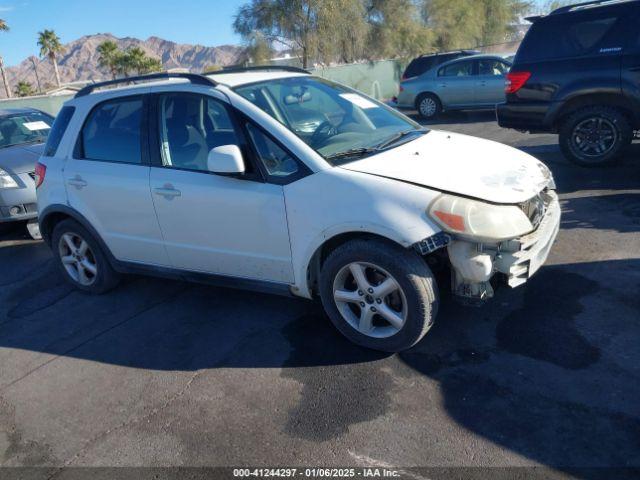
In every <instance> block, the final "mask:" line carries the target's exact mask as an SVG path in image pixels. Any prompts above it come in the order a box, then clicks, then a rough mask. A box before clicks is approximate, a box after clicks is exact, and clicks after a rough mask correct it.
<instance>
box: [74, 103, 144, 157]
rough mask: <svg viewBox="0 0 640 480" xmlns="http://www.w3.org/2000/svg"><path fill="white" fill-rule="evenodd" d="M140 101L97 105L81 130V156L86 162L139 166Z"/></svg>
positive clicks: (140, 153) (140, 150)
mask: <svg viewBox="0 0 640 480" xmlns="http://www.w3.org/2000/svg"><path fill="white" fill-rule="evenodd" d="M142 104H143V102H142V97H126V98H119V99H116V100H110V101H107V102H104V103H101V104H100V105H98V106H97V107H96V108H94V110H93V111H92V112H91V114H90V115H89V118H88V119H87V121H86V123H85V125H84V127H83V129H82V139H81V145H82V152H81V156H82V157H83V158H86V159H89V160H102V161H107V162H121V163H142V149H141V128H142Z"/></svg>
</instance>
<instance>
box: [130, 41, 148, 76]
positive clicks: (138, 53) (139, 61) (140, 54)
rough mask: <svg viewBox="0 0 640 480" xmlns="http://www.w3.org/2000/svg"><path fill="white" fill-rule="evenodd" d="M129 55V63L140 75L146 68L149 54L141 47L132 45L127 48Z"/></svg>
mask: <svg viewBox="0 0 640 480" xmlns="http://www.w3.org/2000/svg"><path fill="white" fill-rule="evenodd" d="M126 55H127V57H129V65H130V66H131V68H132V69H133V70H135V71H136V73H137V74H138V75H140V74H141V73H142V71H143V70H144V68H145V62H146V60H147V54H146V53H144V50H142V49H141V48H140V47H132V48H129V49H127V53H126Z"/></svg>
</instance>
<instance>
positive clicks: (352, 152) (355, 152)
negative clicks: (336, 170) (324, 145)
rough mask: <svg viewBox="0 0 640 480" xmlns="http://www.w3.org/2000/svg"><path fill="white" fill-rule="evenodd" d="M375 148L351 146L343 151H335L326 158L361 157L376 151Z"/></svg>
mask: <svg viewBox="0 0 640 480" xmlns="http://www.w3.org/2000/svg"><path fill="white" fill-rule="evenodd" d="M377 151H378V149H377V148H372V147H366V148H365V147H360V148H351V149H349V150H345V151H344V152H337V153H333V154H331V155H328V156H326V157H325V158H326V159H327V160H335V159H337V158H346V157H362V156H364V155H367V154H369V153H375V152H377Z"/></svg>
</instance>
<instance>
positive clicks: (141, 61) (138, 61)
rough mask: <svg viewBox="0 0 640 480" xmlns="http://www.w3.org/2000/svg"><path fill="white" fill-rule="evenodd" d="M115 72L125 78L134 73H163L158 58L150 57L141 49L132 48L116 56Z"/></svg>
mask: <svg viewBox="0 0 640 480" xmlns="http://www.w3.org/2000/svg"><path fill="white" fill-rule="evenodd" d="M115 70H116V72H117V73H118V74H120V75H123V76H124V77H128V76H129V75H130V74H131V73H132V72H134V73H136V74H137V75H143V74H145V73H150V72H158V71H161V70H162V62H161V61H160V60H158V59H157V58H153V57H149V56H148V55H147V54H146V52H145V51H144V50H143V49H142V48H140V47H130V48H128V49H126V50H125V51H124V52H119V54H118V55H117V56H116V60H115Z"/></svg>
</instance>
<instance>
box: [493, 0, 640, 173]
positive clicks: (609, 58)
mask: <svg viewBox="0 0 640 480" xmlns="http://www.w3.org/2000/svg"><path fill="white" fill-rule="evenodd" d="M530 20H531V21H533V25H532V26H531V28H530V30H529V31H528V33H527V35H526V37H525V38H524V41H523V42H522V44H521V45H520V49H519V50H518V53H517V55H516V59H515V63H514V66H513V67H512V69H511V72H510V73H509V75H508V79H507V85H506V93H507V95H506V103H505V104H503V105H499V106H498V107H497V114H498V123H499V124H500V125H501V126H503V127H507V128H515V129H518V130H522V131H527V132H531V133H538V132H550V133H558V134H559V140H560V146H561V148H562V151H563V153H564V154H565V156H566V157H567V158H568V159H569V160H571V161H573V162H575V163H577V164H579V165H584V166H595V165H603V164H606V163H609V162H612V161H614V160H616V159H617V158H619V157H620V155H621V153H622V152H623V151H624V149H625V148H626V147H627V146H628V145H629V144H630V143H631V141H632V139H633V130H634V129H640V34H639V33H638V32H639V30H638V25H640V1H638V0H624V1H604V2H603V1H598V2H589V3H586V4H581V5H577V6H568V7H563V8H559V9H557V10H555V11H553V12H552V13H551V14H549V15H547V16H544V17H535V18H531V19H530Z"/></svg>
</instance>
